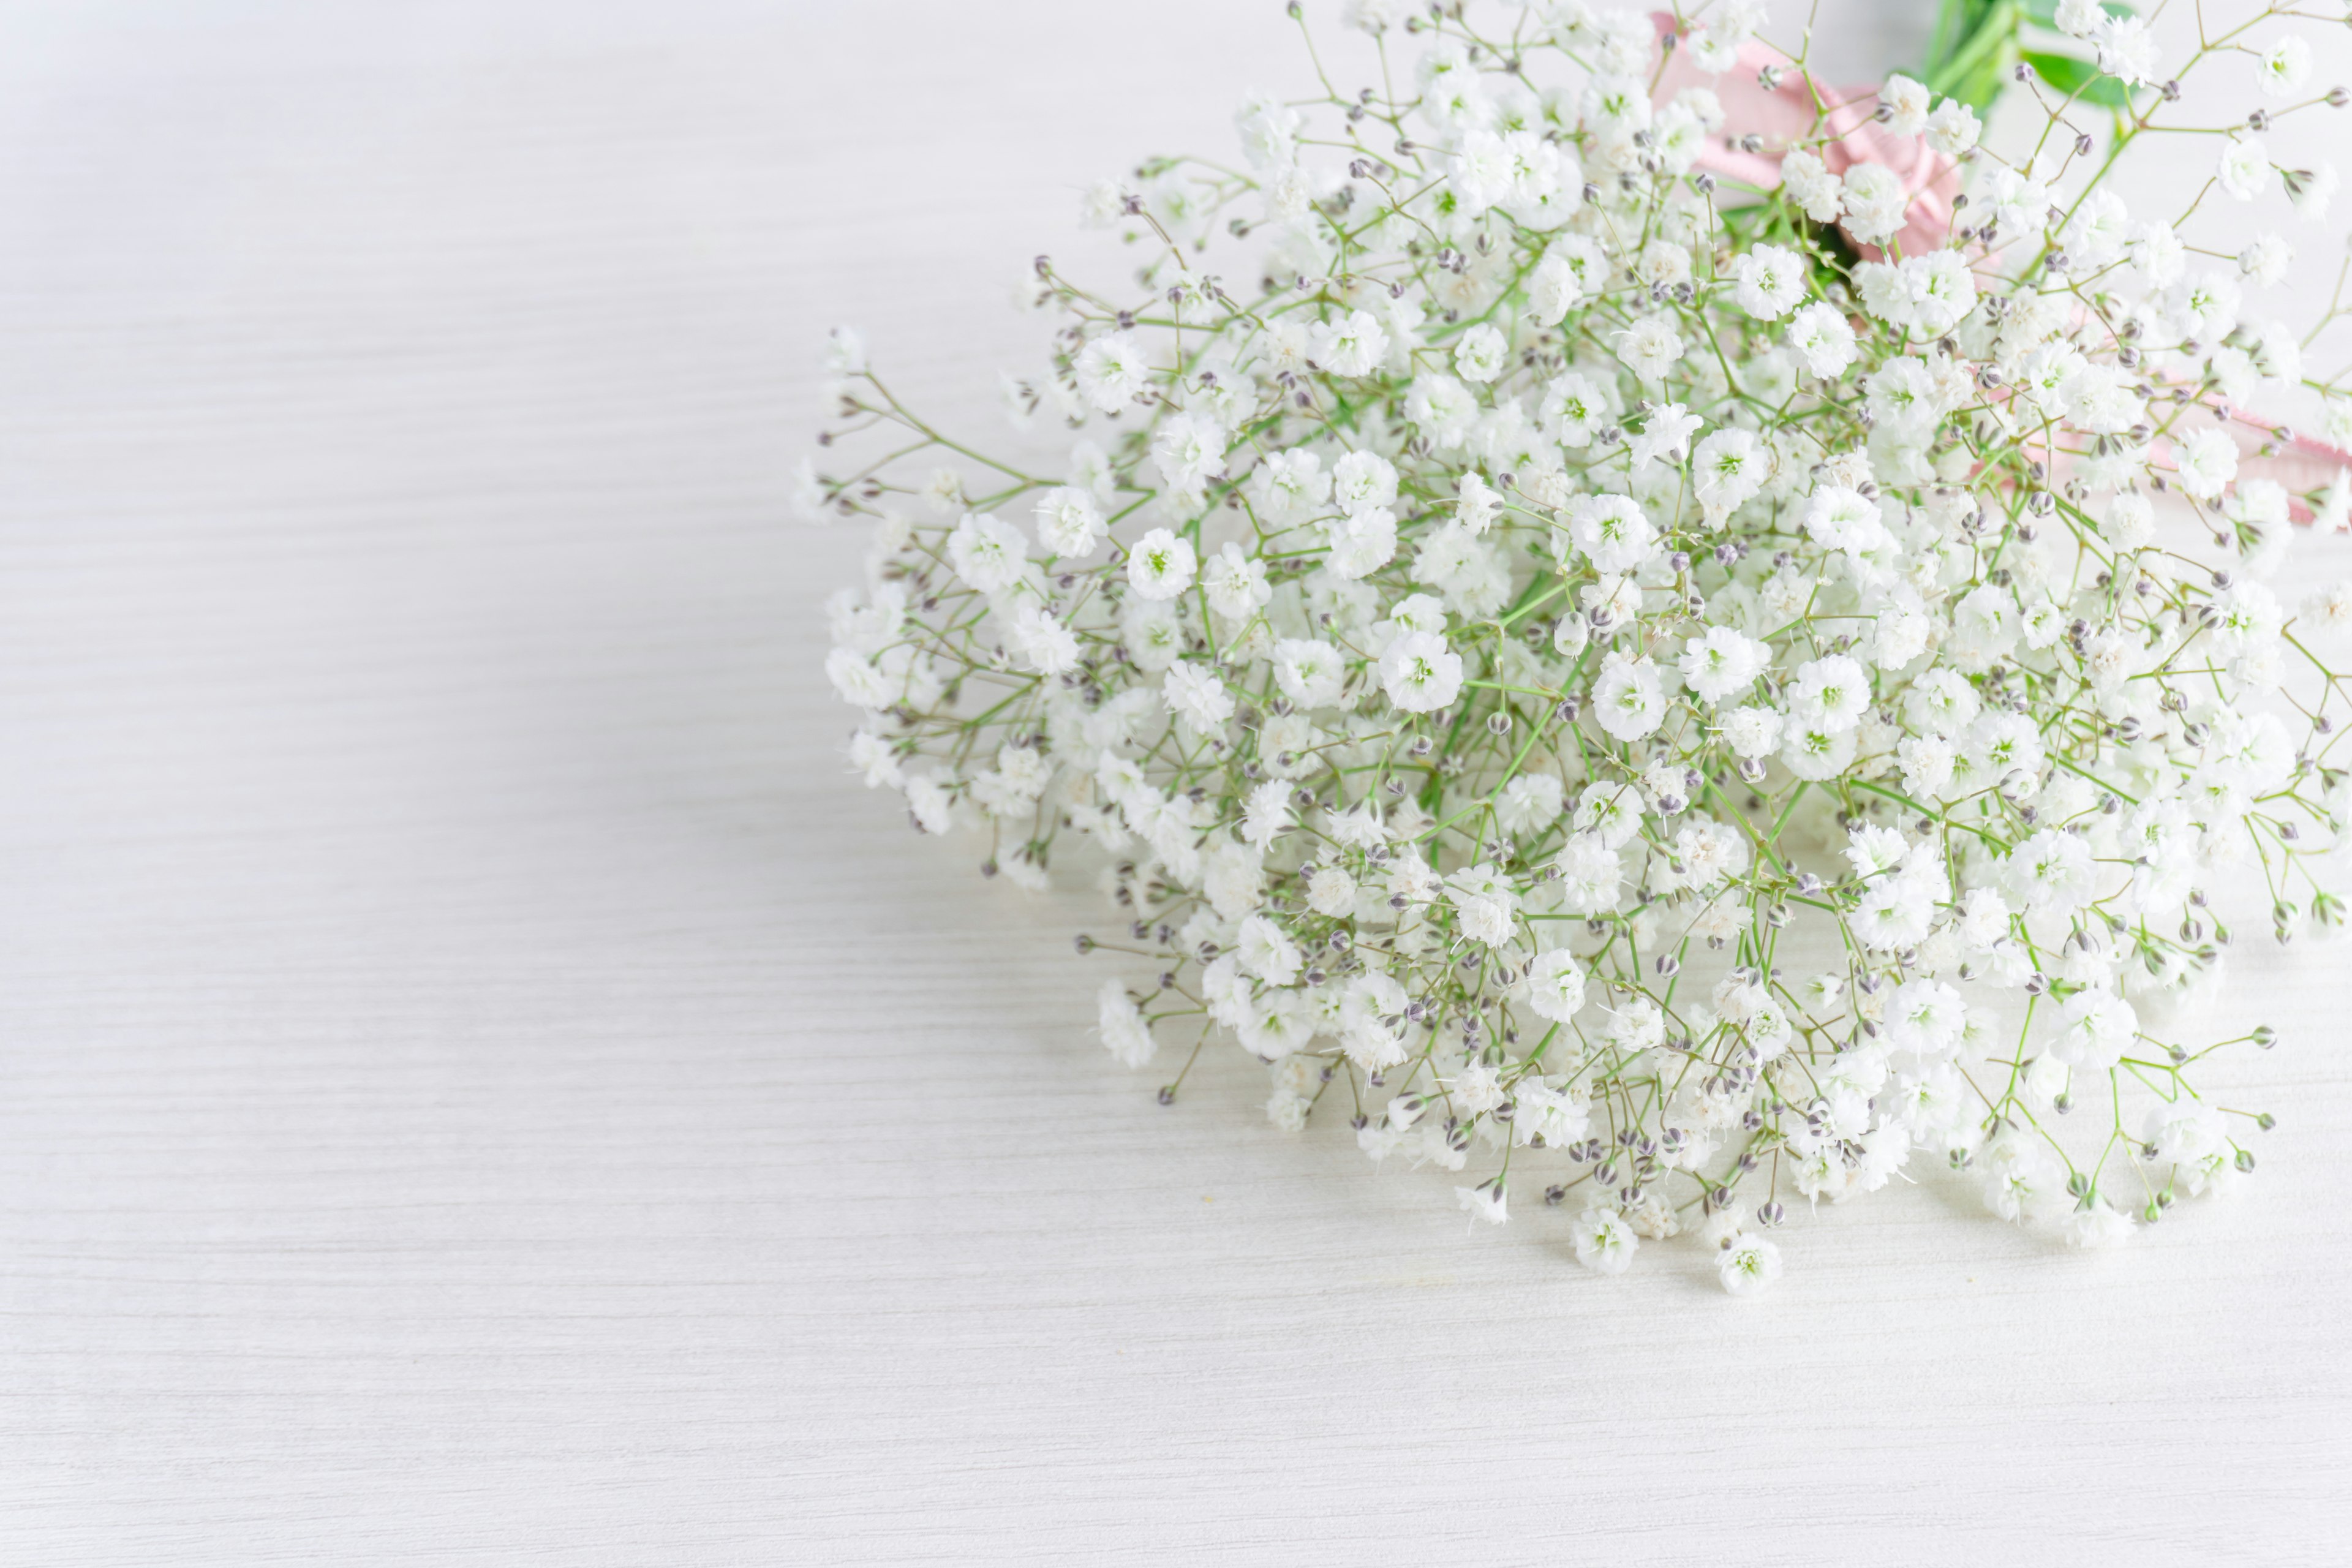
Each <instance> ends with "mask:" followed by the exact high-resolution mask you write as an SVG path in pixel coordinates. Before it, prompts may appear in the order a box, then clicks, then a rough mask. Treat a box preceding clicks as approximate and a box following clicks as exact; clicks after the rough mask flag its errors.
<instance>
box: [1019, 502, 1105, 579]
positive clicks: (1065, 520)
mask: <svg viewBox="0 0 2352 1568" xmlns="http://www.w3.org/2000/svg"><path fill="white" fill-rule="evenodd" d="M1037 537H1038V538H1039V539H1041V540H1043V541H1044V542H1045V548H1046V549H1047V550H1050V551H1052V552H1054V553H1055V555H1056V556H1060V557H1065V558H1066V559H1069V560H1074V561H1083V560H1085V559H1086V558H1087V556H1090V555H1092V554H1093V553H1094V552H1096V551H1097V550H1099V549H1101V548H1102V542H1103V540H1104V539H1105V538H1107V537H1108V530H1107V529H1106V528H1105V527H1104V526H1103V515H1102V508H1101V507H1099V506H1097V505H1096V504H1095V498H1094V497H1093V496H1092V495H1091V494H1090V493H1088V492H1087V491H1086V490H1082V489H1075V488H1073V487H1071V486H1068V485H1059V486H1056V487H1055V488H1054V489H1050V490H1047V491H1046V492H1045V494H1044V495H1041V496H1039V497H1038V498H1037Z"/></svg>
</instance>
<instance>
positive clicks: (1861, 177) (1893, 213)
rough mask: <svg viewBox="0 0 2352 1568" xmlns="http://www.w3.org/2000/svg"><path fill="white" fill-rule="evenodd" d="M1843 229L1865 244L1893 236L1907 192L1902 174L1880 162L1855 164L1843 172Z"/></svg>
mask: <svg viewBox="0 0 2352 1568" xmlns="http://www.w3.org/2000/svg"><path fill="white" fill-rule="evenodd" d="M1844 189H1845V231H1846V232H1847V233H1848V234H1850V235H1852V236H1853V237H1854V238H1856V239H1858V240H1860V241H1862V242H1863V243H1864V244H1865V245H1874V244H1876V243H1877V242H1878V241H1880V240H1883V239H1892V238H1894V237H1895V230H1897V229H1899V228H1901V227H1902V226H1903V214H1904V211H1905V209H1906V208H1907V207H1908V206H1909V205H1911V194H1910V193H1909V192H1908V191H1906V190H1905V189H1904V188H1903V176H1902V175H1900V174H1896V173H1895V171H1894V170H1892V169H1890V168H1888V167H1887V166H1886V165H1885V164H1884V163H1856V164H1854V165H1853V167H1852V168H1850V169H1848V170H1847V171H1846V172H1845V181H1844Z"/></svg>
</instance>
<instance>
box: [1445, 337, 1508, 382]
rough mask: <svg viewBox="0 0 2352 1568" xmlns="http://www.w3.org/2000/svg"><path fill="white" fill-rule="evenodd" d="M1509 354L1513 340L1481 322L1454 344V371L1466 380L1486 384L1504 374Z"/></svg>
mask: <svg viewBox="0 0 2352 1568" xmlns="http://www.w3.org/2000/svg"><path fill="white" fill-rule="evenodd" d="M1510 355H1511V344H1510V341H1509V340H1508V339H1507V338H1505V337H1504V336H1503V334H1502V333H1500V332H1498V331H1496V330H1495V329H1494V328H1492V327H1490V326H1488V325H1486V323H1485V322H1483V321H1482V322H1480V323H1479V324H1478V325H1477V326H1475V327H1473V328H1471V329H1470V330H1469V331H1466V332H1465V333H1463V334H1462V336H1461V338H1460V340H1459V341H1458V342H1455V343H1454V369H1455V370H1456V371H1458V372H1459V373H1460V374H1461V376H1462V379H1463V380H1465V381H1468V382H1476V383H1479V384H1485V383H1486V382H1490V381H1492V380H1494V379H1495V377H1496V376H1497V375H1499V374H1502V370H1503V366H1504V365H1505V364H1506V363H1508V362H1509V359H1510Z"/></svg>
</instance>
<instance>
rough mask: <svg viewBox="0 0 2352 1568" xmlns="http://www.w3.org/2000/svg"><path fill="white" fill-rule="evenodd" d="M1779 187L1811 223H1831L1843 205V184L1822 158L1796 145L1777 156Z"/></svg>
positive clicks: (1834, 220)
mask: <svg viewBox="0 0 2352 1568" xmlns="http://www.w3.org/2000/svg"><path fill="white" fill-rule="evenodd" d="M1780 183H1781V188H1782V189H1784V190H1786V191H1787V192H1788V193H1789V199H1790V201H1792V202H1795V203H1796V204H1797V205H1799V206H1801V207H1802V208H1803V209H1804V211H1805V216H1807V217H1809V218H1811V219H1812V220H1813V221H1814V222H1815V223H1835V222H1836V221H1837V218H1838V214H1839V213H1840V212H1841V211H1843V208H1844V205H1845V187H1844V185H1843V184H1841V183H1840V182H1839V180H1838V177H1837V176H1836V175H1835V174H1831V173H1830V172H1829V170H1828V169H1827V168H1825V167H1823V166H1822V161H1821V160H1820V159H1819V158H1816V157H1815V156H1813V154H1812V153H1808V152H1806V151H1805V150H1804V149H1802V148H1798V149H1796V150H1794V151H1792V152H1790V153H1789V154H1788V155H1787V156H1786V157H1784V158H1782V159H1781V160H1780Z"/></svg>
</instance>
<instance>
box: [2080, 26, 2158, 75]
mask: <svg viewBox="0 0 2352 1568" xmlns="http://www.w3.org/2000/svg"><path fill="white" fill-rule="evenodd" d="M2092 36H2093V37H2094V38H2095V39H2096V41H2097V43H2098V46H2099V68H2100V69H2101V70H2103V71H2105V72H2106V73H2107V74H2108V75H2109V76H2111V77H2114V78H2115V79H2116V80H2118V81H2120V82H2122V83H2124V85H2125V86H2126V87H2147V86H2149V85H2150V84H2151V83H2153V82H2154V81H2155V79H2156V39H2155V38H2154V37H2152V36H2150V34H2149V33H2148V30H2147V23H2146V22H2145V21H2142V20H2141V19H2140V18H2139V17H2137V16H2112V15H2110V16H2103V17H2101V18H2100V20H2099V26H2098V30H2097V31H2096V32H2095V34H2093V35H2092Z"/></svg>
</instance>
